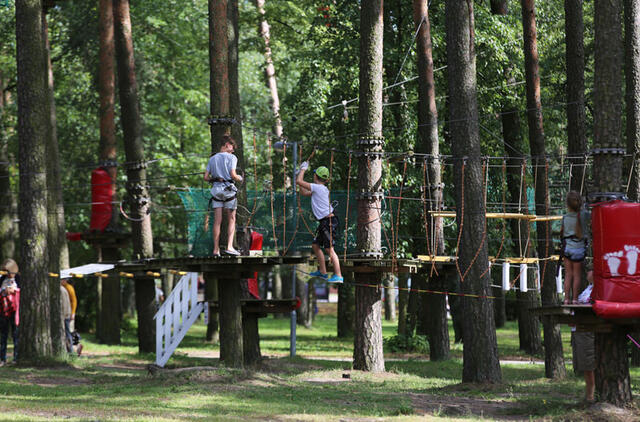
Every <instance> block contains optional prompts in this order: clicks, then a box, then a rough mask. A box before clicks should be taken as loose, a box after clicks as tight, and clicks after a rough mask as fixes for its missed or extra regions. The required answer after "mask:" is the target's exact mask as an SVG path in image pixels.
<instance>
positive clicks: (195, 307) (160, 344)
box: [154, 273, 204, 366]
mask: <svg viewBox="0 0 640 422" xmlns="http://www.w3.org/2000/svg"><path fill="white" fill-rule="evenodd" d="M203 310H204V304H203V303H202V302H198V273H187V274H185V275H184V276H182V278H181V279H180V281H179V282H178V284H177V285H176V286H175V287H174V288H173V290H172V291H171V294H170V295H169V297H167V299H166V300H165V301H164V303H163V304H162V305H161V306H160V309H158V312H156V315H155V317H154V319H155V320H156V365H158V366H164V365H165V364H166V363H167V362H168V361H169V358H170V357H171V355H172V354H173V352H174V351H175V350H176V348H177V347H178V345H179V344H180V342H181V341H182V339H183V338H184V336H185V335H186V334H187V331H189V328H191V326H192V325H193V323H194V322H195V321H196V319H198V315H200V314H201V313H202V311H203Z"/></svg>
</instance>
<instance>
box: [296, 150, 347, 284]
mask: <svg viewBox="0 0 640 422" xmlns="http://www.w3.org/2000/svg"><path fill="white" fill-rule="evenodd" d="M308 168H309V162H307V161H305V162H304V163H302V164H301V165H300V171H299V172H298V176H297V178H296V184H297V185H298V186H300V194H301V195H304V196H310V197H311V210H312V211H313V215H314V216H315V217H316V220H318V222H319V224H318V230H317V231H316V237H315V238H314V239H313V243H312V244H311V247H312V248H313V252H314V253H315V254H316V257H317V258H318V270H317V271H314V272H312V273H311V275H312V276H314V277H320V278H322V279H324V280H327V278H328V274H327V266H326V264H325V262H324V253H323V252H322V248H324V249H325V251H326V252H327V255H329V259H330V260H331V264H332V265H333V271H334V274H333V276H332V277H331V278H329V279H328V280H327V281H329V282H330V283H342V282H343V281H344V278H343V277H342V273H341V272H340V261H339V260H338V255H337V254H336V252H335V250H334V249H333V244H334V242H335V237H336V234H337V233H338V217H336V216H335V215H334V214H333V207H332V206H331V202H330V201H329V189H328V188H327V186H326V183H327V182H328V181H329V169H327V168H326V167H324V166H321V167H318V168H317V169H316V170H315V172H314V174H313V182H314V183H309V182H305V181H304V173H305V171H306V170H307V169H308Z"/></svg>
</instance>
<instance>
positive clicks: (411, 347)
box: [384, 334, 429, 355]
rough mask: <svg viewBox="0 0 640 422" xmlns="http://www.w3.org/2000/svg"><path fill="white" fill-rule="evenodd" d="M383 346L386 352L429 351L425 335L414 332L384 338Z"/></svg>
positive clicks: (422, 352) (423, 352) (421, 352)
mask: <svg viewBox="0 0 640 422" xmlns="http://www.w3.org/2000/svg"><path fill="white" fill-rule="evenodd" d="M384 348H385V351H386V352H387V353H420V354H424V355H426V354H428V353H429V340H428V339H427V337H426V336H423V335H420V334H414V335H412V336H406V335H403V334H397V335H395V336H393V337H385V338H384Z"/></svg>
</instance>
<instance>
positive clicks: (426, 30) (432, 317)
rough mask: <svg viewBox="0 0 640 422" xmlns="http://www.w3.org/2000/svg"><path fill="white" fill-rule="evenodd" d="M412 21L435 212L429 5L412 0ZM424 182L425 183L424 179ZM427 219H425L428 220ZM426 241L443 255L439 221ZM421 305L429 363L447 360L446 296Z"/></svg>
mask: <svg viewBox="0 0 640 422" xmlns="http://www.w3.org/2000/svg"><path fill="white" fill-rule="evenodd" d="M413 22H414V25H415V27H416V29H418V28H419V31H418V35H417V37H416V49H417V56H418V57H417V58H418V139H419V143H418V145H417V146H416V151H417V152H421V153H425V154H429V155H430V158H429V159H425V161H424V163H423V165H424V166H426V167H427V168H426V170H425V173H426V174H425V175H424V176H426V177H425V179H426V178H427V177H428V183H429V185H428V186H425V189H426V190H425V192H423V195H424V200H425V201H427V200H428V203H427V204H428V205H427V206H426V207H425V208H426V209H428V210H437V209H439V208H440V206H441V204H442V172H441V162H440V158H439V155H440V144H439V139H438V109H437V108H436V90H435V80H434V77H433V53H432V45H431V23H430V21H429V6H428V3H427V2H424V1H420V0H414V1H413ZM425 183H427V181H426V180H425ZM427 218H428V217H427ZM427 224H428V225H427V227H425V228H424V229H425V230H426V231H427V237H428V239H427V242H431V240H430V239H434V242H432V243H433V244H431V245H430V247H429V248H428V252H431V254H433V255H442V254H443V253H444V235H443V221H442V218H435V219H432V218H428V220H427ZM446 282H447V281H446V280H445V279H444V272H443V270H442V269H439V273H438V274H435V273H432V274H431V276H430V280H429V284H428V287H429V290H436V291H441V290H442V286H444V285H445V284H446ZM422 296H423V297H422V303H423V308H424V311H423V313H424V314H426V316H427V319H428V323H427V324H426V326H425V328H426V329H427V331H428V334H429V350H430V357H431V359H432V360H443V359H448V357H449V329H448V326H447V311H446V296H445V295H440V294H425V295H422Z"/></svg>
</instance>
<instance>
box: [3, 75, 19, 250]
mask: <svg viewBox="0 0 640 422" xmlns="http://www.w3.org/2000/svg"><path fill="white" fill-rule="evenodd" d="M6 88H7V79H6V77H5V75H3V73H2V71H1V70H0V125H2V124H3V123H4V122H3V116H4V113H5V108H6V107H7V106H8V105H9V102H10V100H11V97H10V95H9V91H8V90H7V89H6ZM0 127H1V130H0V191H1V192H4V193H5V199H4V204H2V206H0V254H1V255H0V256H3V257H12V256H14V254H15V251H16V244H15V236H16V230H15V226H14V222H13V221H14V220H15V216H14V212H15V210H14V203H15V194H14V192H13V189H12V188H11V178H10V177H11V173H10V166H11V161H10V157H9V136H8V135H9V131H10V130H9V128H8V127H5V126H0Z"/></svg>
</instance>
